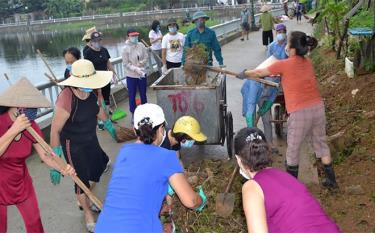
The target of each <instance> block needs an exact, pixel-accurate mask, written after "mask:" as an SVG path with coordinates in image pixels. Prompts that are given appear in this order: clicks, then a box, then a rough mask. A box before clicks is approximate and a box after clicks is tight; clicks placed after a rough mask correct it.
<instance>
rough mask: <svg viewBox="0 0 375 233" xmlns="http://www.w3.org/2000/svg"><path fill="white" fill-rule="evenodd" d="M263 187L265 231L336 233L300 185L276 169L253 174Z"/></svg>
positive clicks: (278, 232) (335, 226) (337, 230)
mask: <svg viewBox="0 0 375 233" xmlns="http://www.w3.org/2000/svg"><path fill="white" fill-rule="evenodd" d="M254 181H256V182H257V183H258V184H259V185H260V187H261V188H262V190H263V193H264V204H265V209H266V215H267V225H268V230H269V232H277V233H280V232H288V233H293V232H295V233H300V232H304V233H309V232H311V233H313V232H325V233H328V232H329V233H336V232H340V230H339V228H338V227H337V225H336V224H335V223H334V222H333V221H332V220H331V219H330V218H329V217H328V216H327V215H326V213H325V212H324V210H323V209H322V207H321V206H320V204H319V202H318V201H317V200H316V199H315V198H314V197H313V196H312V195H311V194H310V192H309V191H308V190H307V188H306V187H305V185H304V184H302V183H301V182H299V181H298V180H297V179H295V178H294V177H292V176H291V175H289V174H288V173H286V172H284V171H281V170H279V169H276V168H266V169H263V170H261V171H259V172H258V173H257V174H256V175H255V177H254Z"/></svg>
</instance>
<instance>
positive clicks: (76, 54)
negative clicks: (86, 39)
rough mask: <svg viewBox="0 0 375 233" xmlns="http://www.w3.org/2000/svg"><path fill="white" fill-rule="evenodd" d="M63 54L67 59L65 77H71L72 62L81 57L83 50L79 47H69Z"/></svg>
mask: <svg viewBox="0 0 375 233" xmlns="http://www.w3.org/2000/svg"><path fill="white" fill-rule="evenodd" d="M63 56H64V59H65V64H66V69H65V72H64V78H65V79H67V78H69V77H70V75H71V72H72V64H73V63H74V62H75V61H77V60H79V59H81V51H79V49H77V48H76V47H70V48H67V49H64V51H63Z"/></svg>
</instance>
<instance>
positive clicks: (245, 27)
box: [241, 6, 251, 41]
mask: <svg viewBox="0 0 375 233" xmlns="http://www.w3.org/2000/svg"><path fill="white" fill-rule="evenodd" d="M250 21H251V14H250V11H249V9H248V8H247V6H244V9H243V10H242V11H241V28H242V38H241V41H244V40H245V35H246V40H249V32H250V24H249V22H250Z"/></svg>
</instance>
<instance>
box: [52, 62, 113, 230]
mask: <svg viewBox="0 0 375 233" xmlns="http://www.w3.org/2000/svg"><path fill="white" fill-rule="evenodd" d="M112 76H113V73H112V71H98V70H95V68H94V65H93V64H92V62H90V61H89V60H85V59H81V60H78V61H76V62H74V63H73V65H72V75H71V76H70V78H68V79H66V80H64V81H63V82H61V83H59V85H61V86H64V89H63V90H62V91H61V93H60V94H59V96H58V97H57V100H56V108H55V111H54V115H53V119H52V124H51V147H52V149H53V151H54V152H55V154H57V155H58V156H62V155H63V154H64V156H65V160H66V161H67V162H68V163H69V164H70V165H71V166H73V167H74V169H75V170H76V172H77V176H78V177H79V178H80V179H81V180H82V182H83V183H84V184H85V185H86V186H87V187H88V188H90V189H91V190H92V189H93V187H94V186H95V184H96V183H97V182H99V180H100V177H101V175H102V174H103V172H104V171H105V170H106V169H108V167H109V164H110V160H109V158H108V156H107V155H106V153H105V152H104V151H103V149H102V148H101V146H100V144H99V141H98V137H97V134H96V123H97V119H98V118H99V119H100V120H102V121H103V122H104V128H105V129H106V130H107V131H108V132H109V134H110V135H111V136H112V137H113V139H115V140H116V139H117V138H116V130H115V129H114V127H113V125H112V122H111V120H110V119H108V117H107V115H106V114H105V112H104V109H103V108H102V105H101V104H100V103H99V101H98V97H97V95H96V94H95V92H94V89H100V88H102V87H104V86H106V85H107V84H108V83H109V82H110V81H111V79H112ZM52 181H53V180H52ZM74 191H75V194H76V197H77V199H78V202H79V207H80V208H82V209H83V212H84V217H85V223H86V228H87V231H88V232H94V228H95V219H94V215H93V212H92V211H93V210H94V211H98V209H97V207H95V205H94V204H91V203H90V201H89V199H88V197H87V195H86V194H85V193H84V192H83V191H82V190H81V188H80V187H79V186H77V185H74Z"/></svg>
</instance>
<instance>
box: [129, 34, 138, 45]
mask: <svg viewBox="0 0 375 233" xmlns="http://www.w3.org/2000/svg"><path fill="white" fill-rule="evenodd" d="M129 40H130V42H131V43H133V44H137V43H138V36H132V37H129Z"/></svg>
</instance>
